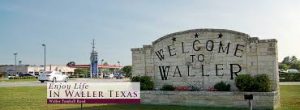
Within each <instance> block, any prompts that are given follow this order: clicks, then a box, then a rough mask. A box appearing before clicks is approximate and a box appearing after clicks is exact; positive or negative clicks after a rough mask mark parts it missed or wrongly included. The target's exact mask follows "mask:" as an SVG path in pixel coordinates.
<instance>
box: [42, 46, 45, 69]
mask: <svg viewBox="0 0 300 110" xmlns="http://www.w3.org/2000/svg"><path fill="white" fill-rule="evenodd" d="M42 46H43V47H44V72H45V71H46V44H42Z"/></svg>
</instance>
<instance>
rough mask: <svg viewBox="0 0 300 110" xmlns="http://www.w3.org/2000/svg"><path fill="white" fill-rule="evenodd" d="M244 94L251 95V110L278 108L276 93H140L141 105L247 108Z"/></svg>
mask: <svg viewBox="0 0 300 110" xmlns="http://www.w3.org/2000/svg"><path fill="white" fill-rule="evenodd" d="M244 94H253V101H252V104H253V108H255V109H275V108H278V107H279V100H278V99H279V97H278V96H279V95H278V92H277V91H276V92H275V91H274V92H212V91H141V94H140V96H141V99H142V101H141V102H142V103H143V104H158V105H184V106H214V107H241V108H248V101H247V100H245V99H244Z"/></svg>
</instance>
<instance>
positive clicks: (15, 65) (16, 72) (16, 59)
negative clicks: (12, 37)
mask: <svg viewBox="0 0 300 110" xmlns="http://www.w3.org/2000/svg"><path fill="white" fill-rule="evenodd" d="M14 55H15V75H16V74H17V55H18V53H17V52H16V53H14Z"/></svg>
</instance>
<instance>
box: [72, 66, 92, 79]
mask: <svg viewBox="0 0 300 110" xmlns="http://www.w3.org/2000/svg"><path fill="white" fill-rule="evenodd" d="M89 73H90V72H89V69H83V68H77V69H75V70H74V74H75V75H76V76H77V77H88V75H89Z"/></svg>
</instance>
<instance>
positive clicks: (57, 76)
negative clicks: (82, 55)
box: [38, 71, 69, 83]
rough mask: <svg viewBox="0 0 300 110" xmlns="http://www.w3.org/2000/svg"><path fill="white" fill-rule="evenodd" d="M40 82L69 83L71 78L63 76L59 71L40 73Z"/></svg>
mask: <svg viewBox="0 0 300 110" xmlns="http://www.w3.org/2000/svg"><path fill="white" fill-rule="evenodd" d="M38 79H39V81H41V83H44V81H52V82H56V81H64V82H67V81H68V79H69V77H68V76H67V75H64V74H62V73H61V72H59V71H46V72H43V73H40V76H39V78H38Z"/></svg>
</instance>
